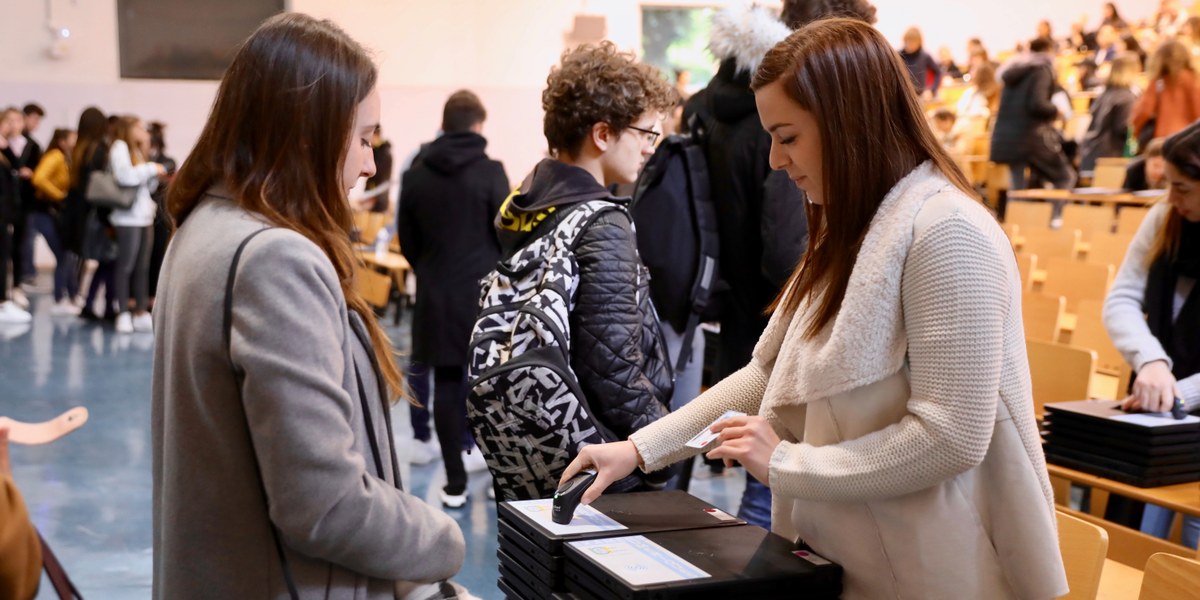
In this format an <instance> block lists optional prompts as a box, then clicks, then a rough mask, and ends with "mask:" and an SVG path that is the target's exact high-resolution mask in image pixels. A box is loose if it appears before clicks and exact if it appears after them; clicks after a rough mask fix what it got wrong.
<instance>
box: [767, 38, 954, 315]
mask: <svg viewBox="0 0 1200 600" xmlns="http://www.w3.org/2000/svg"><path fill="white" fill-rule="evenodd" d="M776 81H778V82H781V83H782V84H783V89H784V90H785V91H786V93H787V95H788V96H789V97H790V98H791V99H792V100H793V101H795V102H796V104H798V105H799V106H800V108H802V109H804V110H806V111H808V112H810V113H812V114H813V117H815V119H816V121H817V123H818V124H819V127H820V135H821V152H822V163H823V164H822V169H821V170H822V175H823V176H824V183H823V185H824V189H823V190H822V192H823V193H822V198H824V199H825V202H824V205H817V204H813V203H811V202H810V203H808V206H807V210H808V226H809V237H808V250H807V251H806V252H805V253H804V259H803V260H802V261H801V262H800V264H799V265H798V266H797V267H796V270H795V271H794V272H793V273H792V276H791V278H790V279H789V280H788V283H787V284H786V285H785V286H784V288H783V291H781V292H780V294H779V296H778V297H776V299H775V301H774V302H773V303H772V304H771V307H770V308H769V309H768V310H769V311H773V310H780V309H782V310H784V311H785V313H787V314H790V313H794V312H796V310H797V309H798V308H799V307H800V304H801V303H802V302H803V301H805V300H819V303H820V304H819V306H818V308H817V311H816V313H815V314H814V316H813V318H812V321H811V322H809V323H808V325H807V327H806V329H805V335H806V336H807V337H810V338H811V337H813V336H815V335H816V334H817V333H818V332H820V331H821V329H823V328H824V327H825V326H826V325H827V324H829V323H830V322H831V321H832V320H833V319H834V317H836V316H837V312H838V308H839V307H840V305H841V303H842V298H843V297H844V296H845V294H846V287H847V285H848V284H849V282H850V273H851V271H852V270H853V269H854V261H855V258H856V257H857V255H858V250H859V247H860V246H861V245H862V241H863V238H864V237H866V234H867V228H868V227H869V226H870V224H871V219H872V218H873V217H874V216H875V211H876V210H878V208H879V205H880V204H881V203H882V202H883V199H884V196H886V195H887V193H888V192H889V191H890V190H891V189H892V187H894V186H895V185H896V183H897V182H899V181H900V179H902V178H903V177H904V176H905V175H907V174H908V173H909V172H911V171H912V170H913V169H915V168H916V167H917V166H918V165H920V164H921V163H922V162H924V161H926V160H930V161H933V163H934V165H935V167H936V168H937V169H939V170H940V171H941V172H942V173H943V174H945V176H946V177H947V178H948V179H949V180H950V181H951V182H953V183H954V185H956V186H957V187H958V188H960V189H961V190H962V191H963V192H964V193H967V194H969V195H974V192H973V191H972V190H971V186H970V184H969V183H968V182H967V178H966V177H965V176H963V174H962V172H961V171H960V170H959V169H958V167H957V166H956V165H955V163H954V161H953V160H952V159H951V158H950V156H949V155H948V154H946V151H945V150H943V149H942V146H941V144H939V143H938V141H937V138H936V137H935V136H934V134H933V132H932V131H930V129H929V125H928V123H927V122H926V120H925V113H924V112H923V111H922V109H921V103H920V101H919V100H918V98H917V93H916V90H915V89H914V88H913V84H912V77H911V76H910V75H909V72H908V68H907V67H905V66H904V63H902V62H901V61H900V56H899V55H898V54H897V53H896V51H895V50H894V49H892V47H891V46H890V45H889V44H888V42H887V40H886V39H884V37H883V35H881V34H880V33H879V32H878V31H876V30H875V29H874V28H873V27H871V26H870V25H867V24H866V23H863V22H862V21H858V20H854V19H827V20H823V21H817V22H815V23H813V24H811V25H808V26H806V27H804V28H802V29H800V30H798V31H796V32H795V33H793V34H792V35H791V36H789V37H788V38H787V39H786V40H784V41H782V42H780V43H779V44H778V45H776V46H775V47H774V48H772V49H771V50H770V51H769V52H767V55H766V57H765V58H763V62H762V66H760V67H759V68H758V72H757V73H755V74H754V81H753V83H752V84H751V87H752V88H753V89H755V90H758V89H760V88H762V87H764V86H766V85H770V84H772V83H774V82H776ZM818 296H819V298H818Z"/></svg>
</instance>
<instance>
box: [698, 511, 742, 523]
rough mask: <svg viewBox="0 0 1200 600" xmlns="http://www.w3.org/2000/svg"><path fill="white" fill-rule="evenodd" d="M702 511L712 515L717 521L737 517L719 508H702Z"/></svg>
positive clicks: (733, 519) (734, 519) (732, 519)
mask: <svg viewBox="0 0 1200 600" xmlns="http://www.w3.org/2000/svg"><path fill="white" fill-rule="evenodd" d="M704 512H706V513H708V514H709V515H712V516H713V517H715V518H716V519H717V520H718V521H736V520H737V517H735V516H733V515H731V514H729V513H727V512H725V511H723V510H721V509H719V508H706V509H704Z"/></svg>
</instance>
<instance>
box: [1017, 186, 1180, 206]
mask: <svg viewBox="0 0 1200 600" xmlns="http://www.w3.org/2000/svg"><path fill="white" fill-rule="evenodd" d="M1165 193H1166V192H1163V194H1165ZM1160 198H1162V194H1160V195H1157V196H1140V195H1137V194H1131V193H1129V192H1120V193H1116V194H1086V193H1079V192H1075V191H1074V190H1038V189H1030V190H1009V192H1008V199H1009V200H1036V201H1047V200H1058V201H1063V202H1092V203H1096V204H1133V205H1137V206H1149V205H1151V204H1154V203H1155V202H1158V201H1159V199H1160Z"/></svg>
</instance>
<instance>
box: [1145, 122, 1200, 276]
mask: <svg viewBox="0 0 1200 600" xmlns="http://www.w3.org/2000/svg"><path fill="white" fill-rule="evenodd" d="M1155 142H1159V145H1160V147H1161V152H1162V157H1163V159H1165V160H1166V161H1167V162H1168V163H1170V164H1171V166H1173V167H1175V169H1176V170H1178V171H1179V172H1180V173H1181V174H1182V175H1183V176H1184V177H1187V178H1188V179H1191V180H1192V181H1197V182H1200V122H1196V123H1192V124H1191V125H1188V126H1187V127H1185V128H1184V129H1183V130H1182V131H1180V132H1178V133H1176V134H1174V135H1172V136H1171V137H1168V138H1167V139H1166V140H1154V141H1151V142H1150V144H1147V146H1148V147H1149V146H1153V145H1155ZM1146 157H1147V158H1149V157H1150V151H1149V149H1147V151H1146ZM1167 198H1169V196H1164V197H1163V199H1162V201H1163V202H1167ZM1182 241H1183V217H1181V216H1179V212H1178V211H1175V210H1168V211H1167V217H1166V218H1165V219H1164V220H1163V224H1162V227H1160V228H1159V230H1158V234H1157V235H1155V236H1154V246H1153V247H1152V248H1151V249H1150V252H1149V253H1148V254H1146V263H1145V266H1146V268H1150V266H1152V265H1153V264H1154V262H1155V261H1156V260H1158V259H1159V258H1160V257H1164V256H1165V257H1167V258H1172V259H1173V258H1175V256H1176V255H1177V254H1179V244H1180V243H1181V242H1182Z"/></svg>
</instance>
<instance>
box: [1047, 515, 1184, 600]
mask: <svg viewBox="0 0 1200 600" xmlns="http://www.w3.org/2000/svg"><path fill="white" fill-rule="evenodd" d="M1056 517H1057V520H1058V540H1059V551H1060V552H1061V553H1062V557H1063V566H1064V567H1065V568H1066V572H1067V583H1068V585H1069V586H1070V589H1071V591H1070V593H1069V594H1067V595H1066V596H1063V597H1062V598H1063V599H1066V600H1093V599H1096V598H1102V599H1107V598H1123V599H1124V598H1135V597H1136V598H1139V599H1140V600H1181V599H1184V598H1200V556H1182V555H1180V550H1179V548H1176V547H1173V546H1172V545H1170V544H1168V543H1167V542H1165V541H1163V540H1160V539H1158V538H1154V537H1151V536H1148V535H1146V534H1144V533H1142V532H1140V531H1136V530H1133V529H1130V528H1128V527H1124V526H1121V525H1118V524H1116V523H1112V522H1109V521H1105V520H1103V519H1100V518H1098V517H1095V516H1092V515H1089V514H1086V513H1081V512H1079V511H1075V510H1072V509H1070V508H1067V507H1066V506H1059V507H1058V510H1057V511H1056Z"/></svg>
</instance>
